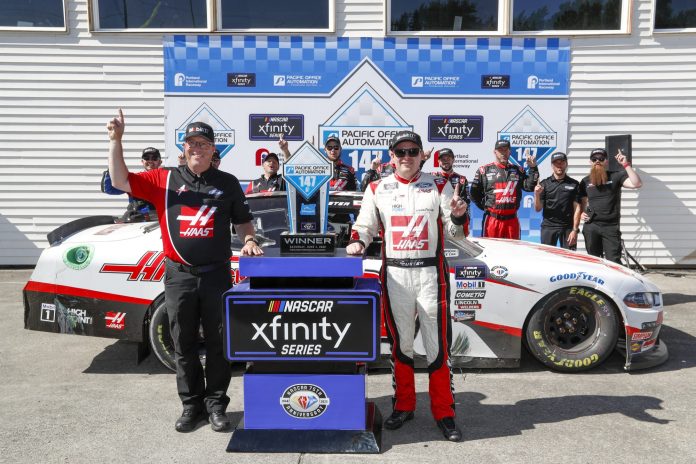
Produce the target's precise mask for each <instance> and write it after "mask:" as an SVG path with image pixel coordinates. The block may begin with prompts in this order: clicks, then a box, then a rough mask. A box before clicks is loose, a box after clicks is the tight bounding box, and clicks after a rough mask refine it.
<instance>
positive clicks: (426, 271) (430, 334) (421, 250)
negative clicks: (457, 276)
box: [346, 131, 467, 441]
mask: <svg viewBox="0 0 696 464" xmlns="http://www.w3.org/2000/svg"><path fill="white" fill-rule="evenodd" d="M389 151H390V156H391V162H392V164H393V165H394V173H393V174H391V175H389V176H387V177H385V178H383V179H380V180H377V181H375V182H372V183H371V184H370V185H369V186H368V188H367V190H366V191H365V194H364V197H363V201H362V206H361V208H360V214H359V215H358V218H357V220H356V222H355V224H354V225H353V235H352V237H351V243H349V245H348V247H346V252H347V253H348V254H352V255H359V254H362V253H363V252H364V251H365V249H366V248H367V247H368V246H369V245H370V243H371V242H372V240H373V238H374V237H376V236H378V235H379V234H380V233H383V237H384V241H383V243H382V270H381V281H382V303H383V304H382V307H383V311H384V318H385V325H386V328H387V334H388V337H389V341H390V343H391V345H392V369H393V371H392V375H393V377H394V382H393V384H394V386H395V391H394V398H393V402H394V410H393V412H392V414H391V416H390V417H389V418H388V419H387V420H386V421H385V423H384V426H385V427H386V428H388V429H392V430H393V429H398V428H399V427H401V426H402V425H403V424H404V422H406V421H407V420H410V419H413V412H414V411H415V409H416V388H415V378H414V370H413V339H414V335H415V329H416V316H418V319H419V321H420V332H421V335H422V337H423V345H424V346H425V351H426V357H427V361H428V373H429V377H430V390H429V391H430V409H431V412H432V414H433V417H434V418H435V421H436V422H437V425H438V427H439V428H440V430H442V433H443V434H444V436H445V438H446V439H448V440H451V441H459V440H461V438H462V434H461V431H460V430H459V429H458V428H457V425H456V424H455V422H454V392H453V384H452V371H451V367H450V343H451V338H452V325H451V319H450V311H449V272H448V265H447V261H446V260H445V254H444V246H445V237H446V236H448V237H453V238H463V236H464V235H463V233H462V227H461V225H462V224H463V222H464V221H465V220H466V211H467V204H466V202H465V201H464V200H463V199H462V198H460V196H459V188H460V187H459V186H457V188H456V190H455V189H453V188H452V185H451V184H450V183H449V181H448V180H447V179H444V178H442V177H435V176H433V175H431V174H426V173H422V172H421V170H420V166H421V160H422V158H423V143H422V142H421V138H420V136H419V135H418V134H416V133H414V132H411V131H402V132H399V133H397V134H396V135H395V136H394V138H393V139H392V141H391V144H390V146H389Z"/></svg>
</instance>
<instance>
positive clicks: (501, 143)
mask: <svg viewBox="0 0 696 464" xmlns="http://www.w3.org/2000/svg"><path fill="white" fill-rule="evenodd" d="M498 148H510V141H509V140H505V139H500V140H498V141H497V142H495V149H496V150H497V149H498Z"/></svg>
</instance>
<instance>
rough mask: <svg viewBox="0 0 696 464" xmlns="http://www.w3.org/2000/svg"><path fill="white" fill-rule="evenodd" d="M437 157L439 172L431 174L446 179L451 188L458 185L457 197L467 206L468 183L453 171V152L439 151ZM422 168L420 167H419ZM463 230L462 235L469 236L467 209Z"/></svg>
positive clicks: (469, 201) (447, 150)
mask: <svg viewBox="0 0 696 464" xmlns="http://www.w3.org/2000/svg"><path fill="white" fill-rule="evenodd" d="M437 153H438V155H437V159H438V162H439V164H440V170H439V171H437V172H435V173H433V175H434V176H436V177H444V178H445V179H447V180H448V181H449V182H450V184H452V188H453V189H454V188H456V187H457V185H459V197H460V198H461V199H462V200H464V201H466V204H467V205H469V204H470V203H471V200H470V199H469V194H468V192H469V182H468V181H467V180H466V176H464V175H462V174H459V173H457V172H455V171H454V152H453V151H452V150H451V149H449V148H442V149H440V150H439V151H438V152H437ZM421 167H422V166H421ZM462 227H463V228H464V235H467V236H468V235H469V209H468V208H467V211H466V223H465V224H464V225H463V226H462Z"/></svg>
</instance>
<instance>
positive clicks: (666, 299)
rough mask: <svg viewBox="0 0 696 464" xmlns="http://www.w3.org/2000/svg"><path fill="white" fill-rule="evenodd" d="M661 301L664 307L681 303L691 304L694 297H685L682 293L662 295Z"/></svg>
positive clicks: (695, 299) (695, 297)
mask: <svg viewBox="0 0 696 464" xmlns="http://www.w3.org/2000/svg"><path fill="white" fill-rule="evenodd" d="M662 301H663V303H664V305H665V306H674V305H678V304H682V303H693V302H694V301H696V295H685V294H683V293H663V294H662Z"/></svg>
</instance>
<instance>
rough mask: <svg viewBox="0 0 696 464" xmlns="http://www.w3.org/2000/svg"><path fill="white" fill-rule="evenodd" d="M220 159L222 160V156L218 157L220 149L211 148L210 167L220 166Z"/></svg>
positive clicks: (217, 167)
mask: <svg viewBox="0 0 696 464" xmlns="http://www.w3.org/2000/svg"><path fill="white" fill-rule="evenodd" d="M220 161H222V158H220V151H219V150H213V161H212V162H211V163H210V165H211V166H212V167H214V168H215V169H219V168H220Z"/></svg>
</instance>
